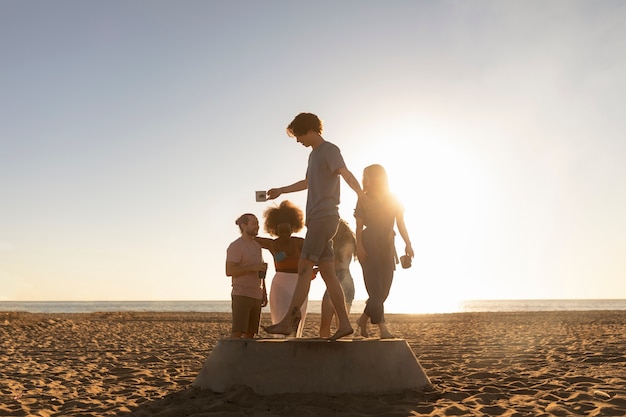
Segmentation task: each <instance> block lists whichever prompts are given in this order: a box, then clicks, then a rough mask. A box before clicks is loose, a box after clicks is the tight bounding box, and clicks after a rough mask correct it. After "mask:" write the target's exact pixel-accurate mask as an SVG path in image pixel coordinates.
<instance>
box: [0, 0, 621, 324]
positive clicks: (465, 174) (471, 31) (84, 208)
mask: <svg viewBox="0 0 626 417" xmlns="http://www.w3.org/2000/svg"><path fill="white" fill-rule="evenodd" d="M625 22H626V3H624V2H622V1H606V0H602V1H577V0H567V1H565V0H563V1H555V0H548V1H532V0H531V1H506V2H503V1H486V0H475V1H471V2H468V1H461V0H459V1H446V0H443V1H428V0H425V1H390V2H378V1H362V0H358V1H356V0H347V1H341V2H336V1H326V0H322V1H316V2H314V3H311V2H299V1H295V2H294V1H267V2H257V1H185V0H183V1H153V0H151V1H146V0H137V1H132V2H129V1H118V0H113V1H90V2H83V1H78V0H76V1H68V0H58V1H54V2H38V1H30V0H26V1H24V0H19V1H17V0H6V1H2V2H0V56H2V60H1V61H0V68H1V71H0V92H1V93H0V96H1V98H0V302H2V301H43V300H50V301H67V300H70V301H71V300H86V301H90V300H94V301H95V300H115V301H117V300H227V299H229V298H230V289H231V288H230V278H228V277H226V275H225V267H224V265H225V257H226V248H227V246H228V244H229V243H230V242H231V241H233V240H235V239H237V238H238V237H239V230H238V228H237V226H236V225H235V219H236V218H237V217H238V216H239V215H240V214H242V213H245V212H251V213H254V214H256V215H257V216H258V217H259V218H260V219H261V221H262V218H263V211H264V210H265V209H266V208H268V207H270V206H271V205H273V204H276V203H279V202H280V201H282V200H283V199H289V200H291V201H293V202H294V203H296V204H298V205H299V206H301V207H303V208H304V204H305V201H306V193H305V192H299V193H293V194H286V195H283V196H281V197H280V198H279V199H277V200H276V201H274V202H265V203H258V202H256V201H255V198H254V197H255V191H258V190H267V189H269V188H272V187H280V186H285V185H289V184H292V183H294V182H296V181H299V180H301V179H303V178H304V175H305V170H306V163H307V156H308V153H309V151H310V149H308V148H304V147H303V146H302V145H300V144H298V143H296V141H295V139H293V138H290V137H288V136H287V135H286V133H285V127H286V126H287V125H288V124H289V122H290V121H291V120H292V119H293V117H294V116H295V115H296V114H298V113H300V112H303V111H305V112H313V113H316V114H317V115H319V116H320V118H321V119H322V120H323V121H324V132H323V136H324V138H325V139H326V140H328V141H330V142H333V143H335V144H336V145H337V146H339V147H340V149H341V151H342V154H343V156H344V159H345V161H346V164H347V166H348V169H349V170H350V171H351V172H352V173H353V174H354V175H355V176H356V177H357V178H358V179H359V180H361V178H362V172H363V168H365V167H366V166H368V165H370V164H374V163H379V164H382V165H383V166H385V167H386V169H387V172H388V174H389V178H390V185H391V188H392V191H393V192H394V193H395V194H396V195H397V196H398V198H399V199H400V200H401V201H402V202H403V203H404V206H405V208H406V212H405V220H406V224H407V228H408V231H409V235H410V237H411V240H412V243H413V247H414V250H415V259H414V262H413V266H412V268H410V269H407V270H403V269H398V270H397V271H396V274H395V279H394V284H393V286H392V290H391V295H390V297H389V300H388V301H387V304H386V306H387V310H388V311H390V312H393V311H397V312H410V311H426V310H432V311H436V310H437V309H443V308H445V306H447V305H449V304H450V303H453V302H455V300H462V299H568V298H574V299H576V298H585V299H588V298H626V239H625V238H624V237H625V236H626V216H625V215H624V213H626V187H625V186H624V184H626V117H624V114H626V52H625V51H626V23H625ZM355 204H356V196H355V194H354V192H353V191H352V190H351V189H350V188H349V187H348V186H347V184H346V183H345V182H344V183H342V195H341V205H340V214H341V216H342V217H343V218H345V219H346V220H348V222H349V223H350V225H351V226H352V227H354V226H355V221H354V217H353V209H354V206H355ZM260 234H261V235H264V236H267V235H266V234H265V232H264V231H263V230H262V229H261V231H260ZM299 235H301V236H302V235H303V232H302V233H300V234H299ZM396 243H397V248H398V251H399V252H402V251H403V250H404V244H403V242H402V240H401V239H400V237H399V236H398V237H397V241H396ZM264 258H265V259H266V261H267V262H269V263H270V274H269V277H271V273H272V270H273V269H272V265H271V256H270V255H269V254H268V253H264ZM351 270H352V275H353V276H354V279H355V283H356V287H357V290H356V291H357V293H356V299H361V300H363V299H366V298H367V293H366V291H365V288H364V285H363V283H362V273H361V269H360V265H359V264H358V262H355V263H353V264H352V268H351ZM270 284H271V280H269V279H268V285H270ZM323 290H324V284H323V282H322V280H315V281H313V284H312V288H311V292H310V298H311V299H319V298H321V294H322V293H323Z"/></svg>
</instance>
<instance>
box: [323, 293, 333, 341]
mask: <svg viewBox="0 0 626 417" xmlns="http://www.w3.org/2000/svg"><path fill="white" fill-rule="evenodd" d="M334 316H335V307H333V303H332V302H331V301H330V297H324V298H323V299H322V318H321V320H320V337H330V325H331V323H332V320H333V317H334Z"/></svg>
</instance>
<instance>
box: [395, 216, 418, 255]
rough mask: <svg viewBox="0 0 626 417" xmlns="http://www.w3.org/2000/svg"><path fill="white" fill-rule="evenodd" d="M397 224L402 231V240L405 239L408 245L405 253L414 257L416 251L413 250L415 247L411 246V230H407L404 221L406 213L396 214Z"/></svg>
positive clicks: (399, 230)
mask: <svg viewBox="0 0 626 417" xmlns="http://www.w3.org/2000/svg"><path fill="white" fill-rule="evenodd" d="M396 225H397V226H398V232H400V236H402V240H404V244H405V245H406V247H405V249H404V253H406V254H407V255H409V256H410V257H411V258H413V257H414V256H415V253H414V252H413V247H412V246H411V239H409V232H408V231H407V230H406V224H405V223H404V213H399V214H396Z"/></svg>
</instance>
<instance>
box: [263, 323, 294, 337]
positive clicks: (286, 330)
mask: <svg viewBox="0 0 626 417" xmlns="http://www.w3.org/2000/svg"><path fill="white" fill-rule="evenodd" d="M261 327H262V328H263V330H265V331H266V332H268V333H269V334H282V335H285V336H289V335H290V334H291V326H287V327H285V326H283V325H282V324H281V323H276V324H272V325H271V326H261Z"/></svg>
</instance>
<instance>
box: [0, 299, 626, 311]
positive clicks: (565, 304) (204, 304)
mask: <svg viewBox="0 0 626 417" xmlns="http://www.w3.org/2000/svg"><path fill="white" fill-rule="evenodd" d="M320 304H321V302H320V301H317V300H310V301H309V308H308V311H309V312H311V313H319V312H320ZM364 305H365V301H363V300H355V301H354V303H353V304H352V312H353V313H356V312H359V311H362V310H363V307H364ZM266 310H268V309H267V308H265V309H264V311H266ZM387 310H388V313H390V314H391V313H394V311H393V309H392V308H388V309H387ZM590 310H626V300H469V301H462V302H460V303H459V304H458V305H457V307H456V309H452V310H451V311H448V313H454V312H485V311H491V312H505V311H508V312H523V311H590ZM0 311H22V312H28V313H94V312H108V311H143V312H146V311H148V312H149V311H167V312H178V313H180V312H211V313H220V312H221V313H229V312H230V311H231V309H230V300H228V301H225V300H219V301H0ZM413 313H415V314H422V313H428V312H427V311H414V312H413Z"/></svg>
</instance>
